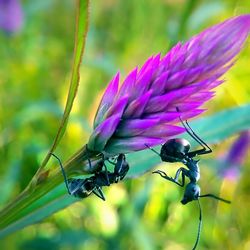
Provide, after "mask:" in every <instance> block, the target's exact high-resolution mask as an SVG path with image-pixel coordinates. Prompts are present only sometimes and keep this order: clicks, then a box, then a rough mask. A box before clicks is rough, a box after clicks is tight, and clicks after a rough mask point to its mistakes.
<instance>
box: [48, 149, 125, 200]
mask: <svg viewBox="0 0 250 250" xmlns="http://www.w3.org/2000/svg"><path fill="white" fill-rule="evenodd" d="M52 155H53V156H54V157H55V158H56V159H57V160H58V162H59V165H60V167H61V171H62V174H63V178H64V182H65V185H66V188H67V191H68V193H69V194H70V195H73V196H75V197H77V198H86V197H88V196H89V195H91V194H92V193H93V194H95V195H96V196H97V197H99V198H100V199H102V200H104V201H105V196H104V194H103V192H102V187H103V186H110V184H112V183H117V182H118V181H121V180H122V179H123V178H124V177H125V176H126V174H127V172H128V170H129V165H128V163H127V161H126V158H125V155H124V154H119V155H118V157H117V158H116V162H115V163H114V162H112V161H110V160H109V159H108V161H109V162H110V163H111V164H113V165H114V172H113V173H112V172H109V171H108V170H107V167H106V165H105V160H104V157H103V160H102V162H101V164H102V166H104V167H105V169H104V170H101V171H100V172H96V173H95V174H94V175H93V176H91V177H89V178H86V179H79V178H70V179H68V178H67V176H66V173H65V170H64V168H63V165H62V162H61V160H60V159H59V157H57V156H56V155H55V154H53V153H52ZM88 162H89V164H91V163H90V160H89V159H88Z"/></svg>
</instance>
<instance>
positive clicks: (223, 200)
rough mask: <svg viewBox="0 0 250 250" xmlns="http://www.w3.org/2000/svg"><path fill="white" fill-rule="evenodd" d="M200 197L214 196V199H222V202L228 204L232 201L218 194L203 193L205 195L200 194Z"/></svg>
mask: <svg viewBox="0 0 250 250" xmlns="http://www.w3.org/2000/svg"><path fill="white" fill-rule="evenodd" d="M199 197H200V198H203V197H211V198H214V199H216V200H219V201H222V202H225V203H228V204H230V203H231V201H229V200H225V199H223V198H220V197H218V196H216V195H213V194H203V195H200V196H199Z"/></svg>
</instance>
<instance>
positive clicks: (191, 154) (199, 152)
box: [176, 107, 212, 158]
mask: <svg viewBox="0 0 250 250" xmlns="http://www.w3.org/2000/svg"><path fill="white" fill-rule="evenodd" d="M176 110H177V112H180V110H179V108H178V107H176ZM179 119H180V121H181V124H182V126H183V127H184V128H185V130H186V132H187V133H188V134H189V135H190V136H191V137H192V138H193V139H194V140H195V141H196V142H197V143H198V144H199V145H200V146H201V147H202V149H198V150H195V151H192V152H189V153H187V156H188V157H190V158H192V157H194V156H196V155H202V154H209V153H211V152H212V149H211V148H210V147H209V146H208V144H207V143H206V142H204V141H203V140H202V139H201V138H200V137H199V136H198V135H197V134H196V133H195V132H194V131H193V129H192V128H191V126H190V125H189V123H188V121H187V120H186V121H185V123H184V121H183V120H182V118H181V116H179Z"/></svg>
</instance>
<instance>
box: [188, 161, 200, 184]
mask: <svg viewBox="0 0 250 250" xmlns="http://www.w3.org/2000/svg"><path fill="white" fill-rule="evenodd" d="M198 161H199V160H195V159H193V158H188V159H187V160H186V162H185V165H186V166H187V168H188V169H189V176H188V177H189V179H190V182H197V181H198V180H199V179H200V168H199V165H198Z"/></svg>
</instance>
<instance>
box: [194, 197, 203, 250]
mask: <svg viewBox="0 0 250 250" xmlns="http://www.w3.org/2000/svg"><path fill="white" fill-rule="evenodd" d="M197 202H198V206H199V213H200V215H199V225H198V233H197V238H196V241H195V244H194V246H193V248H192V250H195V249H196V247H197V245H198V243H199V240H200V236H201V226H202V211H201V204H200V201H199V200H197Z"/></svg>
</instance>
